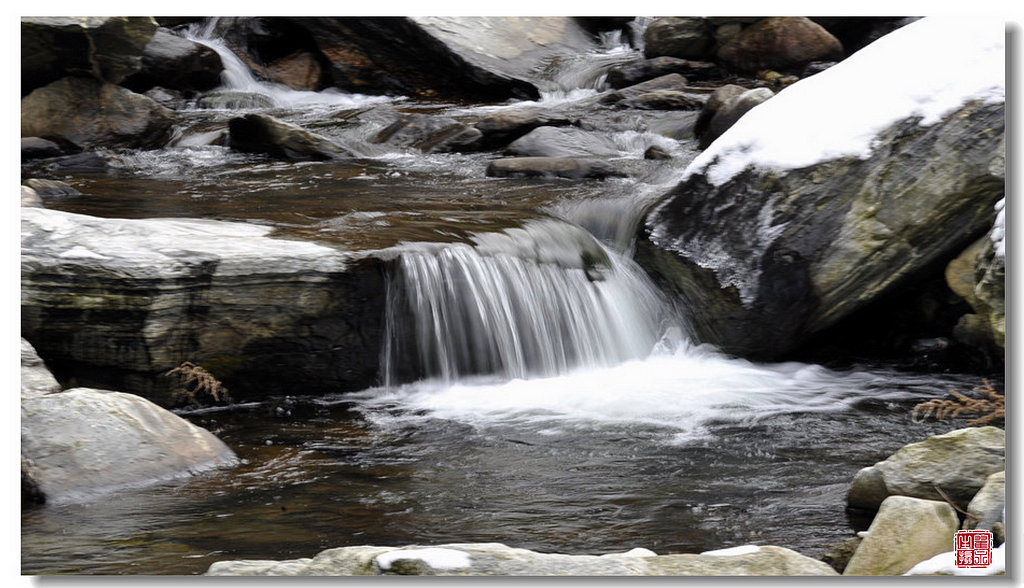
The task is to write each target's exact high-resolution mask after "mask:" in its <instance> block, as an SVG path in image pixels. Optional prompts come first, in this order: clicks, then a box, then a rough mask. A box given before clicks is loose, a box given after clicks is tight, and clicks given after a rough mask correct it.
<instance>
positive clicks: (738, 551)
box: [701, 545, 761, 556]
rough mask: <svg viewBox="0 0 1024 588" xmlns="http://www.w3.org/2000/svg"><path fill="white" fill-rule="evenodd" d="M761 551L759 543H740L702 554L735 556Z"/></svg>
mask: <svg viewBox="0 0 1024 588" xmlns="http://www.w3.org/2000/svg"><path fill="white" fill-rule="evenodd" d="M758 551H761V548H760V547H758V546H757V545H739V546H737V547H727V548H725V549H715V550H713V551H705V552H703V553H701V555H717V556H734V555H747V554H750V553H757V552H758Z"/></svg>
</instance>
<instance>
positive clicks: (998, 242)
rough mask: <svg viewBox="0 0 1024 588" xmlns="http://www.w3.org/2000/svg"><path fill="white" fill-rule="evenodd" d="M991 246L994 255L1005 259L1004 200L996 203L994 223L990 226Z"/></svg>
mask: <svg viewBox="0 0 1024 588" xmlns="http://www.w3.org/2000/svg"><path fill="white" fill-rule="evenodd" d="M991 238H992V244H993V245H994V246H995V250H996V255H998V256H999V257H1003V258H1005V257H1006V198H1003V199H1002V200H1000V201H999V202H996V222H995V224H994V225H993V226H992V234H991Z"/></svg>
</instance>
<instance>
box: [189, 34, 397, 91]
mask: <svg viewBox="0 0 1024 588" xmlns="http://www.w3.org/2000/svg"><path fill="white" fill-rule="evenodd" d="M218 21H219V19H218V18H210V19H207V20H205V21H203V22H202V23H199V24H197V25H193V26H191V27H190V28H188V29H187V30H186V31H185V37H186V38H187V39H189V40H191V41H195V42H196V43H200V44H202V45H205V46H207V47H209V48H210V49H213V50H214V51H216V52H217V55H219V56H220V59H221V63H222V64H223V65H224V70H223V71H222V72H221V87H222V89H224V90H232V91H237V92H244V93H248V94H256V95H260V96H263V97H264V98H266V99H267V100H269V101H270V102H271V103H272V104H273V105H274V106H275V107H281V108H297V107H302V106H343V107H356V106H362V105H365V104H373V103H379V102H389V101H393V100H395V98H391V97H385V96H367V95H363V94H349V93H346V92H341V91H339V90H337V89H334V88H328V89H326V90H322V91H319V92H313V91H305V90H294V89H292V88H289V87H287V86H284V85H282V84H275V83H272V82H268V81H265V80H261V79H258V78H257V77H256V76H255V75H254V74H253V72H252V70H251V69H249V66H247V65H246V64H245V62H243V61H242V60H241V59H240V58H239V57H238V55H236V54H235V53H234V51H232V50H231V49H230V48H229V47H228V46H227V44H226V43H225V42H224V40H223V39H221V38H220V37H219V36H217V25H218Z"/></svg>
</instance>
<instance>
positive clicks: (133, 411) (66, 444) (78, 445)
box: [21, 388, 238, 503]
mask: <svg viewBox="0 0 1024 588" xmlns="http://www.w3.org/2000/svg"><path fill="white" fill-rule="evenodd" d="M21 455H22V460H23V461H22V463H23V471H24V470H25V469H26V468H27V470H28V474H29V476H30V479H31V480H33V481H34V483H35V484H36V485H37V487H38V489H39V491H40V492H41V493H42V494H43V495H44V496H45V500H46V502H47V503H55V502H56V503H60V502H78V501H84V500H91V499H95V498H97V497H99V496H101V495H103V494H107V493H110V492H114V491H119V490H125V489H128V488H136V487H142V486H147V485H150V484H154V483H158V482H165V481H168V480H171V479H175V478H180V477H185V476H189V475H193V474H196V473H199V472H202V471H206V470H210V469H213V468H218V467H225V466H230V465H234V464H236V463H238V458H237V457H236V456H235V454H234V452H232V451H231V449H230V448H228V446H227V445H225V444H224V442H222V441H221V440H219V439H217V438H216V437H215V436H214V435H213V434H212V433H210V432H209V431H207V430H205V429H202V428H200V427H197V426H195V425H193V424H192V423H190V422H188V421H186V420H185V419H183V418H181V417H179V416H177V415H176V414H174V413H172V412H170V411H168V410H166V409H163V408H161V407H159V406H157V405H156V404H153V403H152V402H150V401H148V400H146V399H144V398H141V397H138V396H135V395H132V394H125V393H123V392H109V391H105V390H94V389H89V388H73V389H71V390H66V391H64V392H58V393H53V394H44V395H27V396H25V395H23V396H22V399H21Z"/></svg>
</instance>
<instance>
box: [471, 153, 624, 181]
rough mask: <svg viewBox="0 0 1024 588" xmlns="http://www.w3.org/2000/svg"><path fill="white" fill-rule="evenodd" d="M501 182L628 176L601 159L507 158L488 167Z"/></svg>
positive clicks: (490, 172) (492, 174)
mask: <svg viewBox="0 0 1024 588" xmlns="http://www.w3.org/2000/svg"><path fill="white" fill-rule="evenodd" d="M487 175H488V176H491V177H498V178H518V177H557V178H566V179H571V180H583V179H601V178H608V177H624V176H625V175H626V174H624V173H623V172H621V171H619V170H618V169H617V168H616V167H615V166H613V165H612V164H610V163H608V162H607V161H603V160H600V159H593V158H589V157H507V158H505V159H497V160H495V161H492V162H491V163H490V165H488V166H487Z"/></svg>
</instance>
